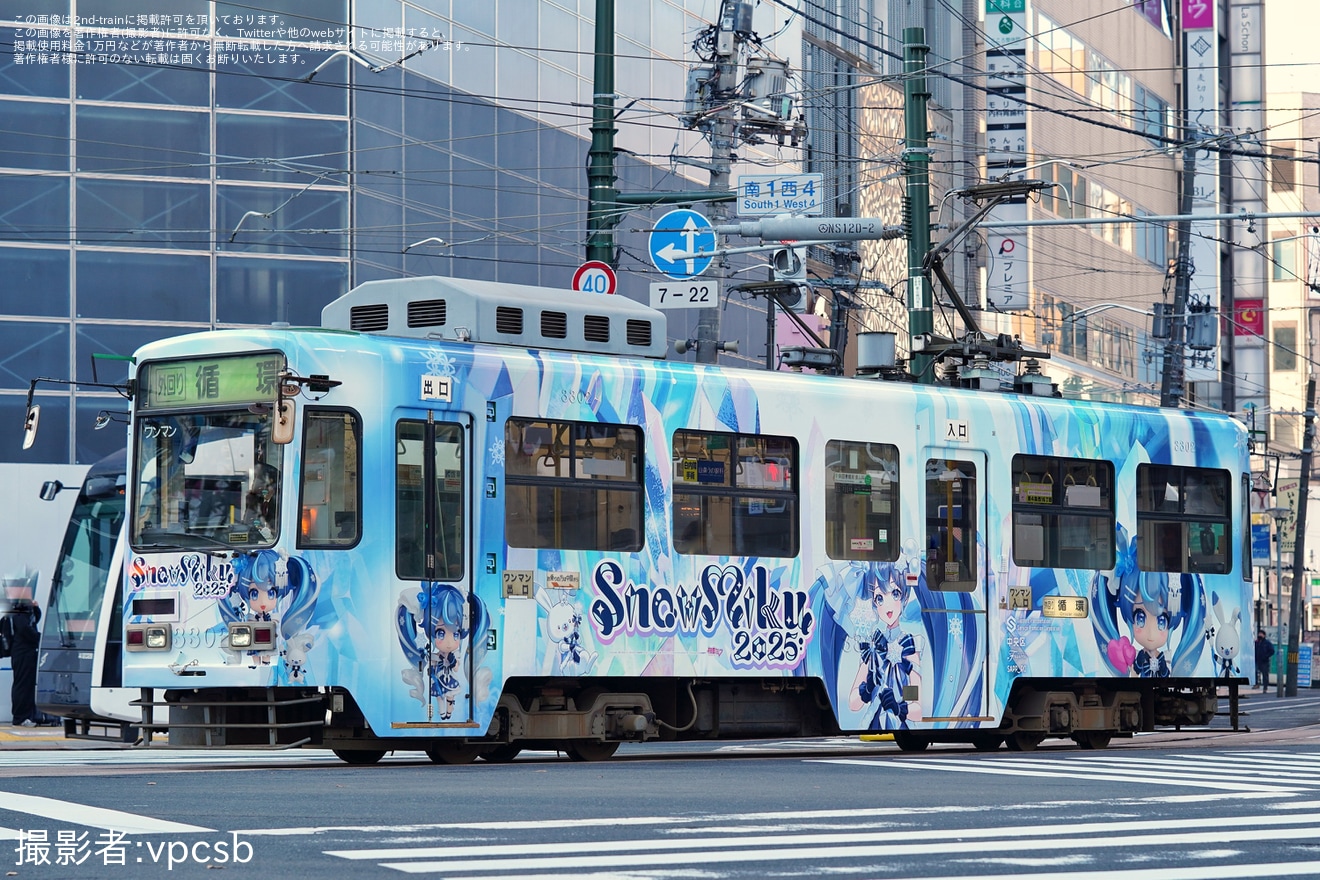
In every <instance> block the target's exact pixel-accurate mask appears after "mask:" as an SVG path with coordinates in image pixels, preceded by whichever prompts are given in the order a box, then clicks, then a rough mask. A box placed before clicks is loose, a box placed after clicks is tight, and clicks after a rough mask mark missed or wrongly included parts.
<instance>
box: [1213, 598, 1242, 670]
mask: <svg viewBox="0 0 1320 880" xmlns="http://www.w3.org/2000/svg"><path fill="white" fill-rule="evenodd" d="M1212 595H1213V601H1212V602H1211V606H1212V607H1213V608H1214V611H1215V619H1216V620H1217V621H1218V622H1217V623H1216V624H1215V625H1214V626H1212V627H1210V629H1208V630H1207V631H1206V638H1207V639H1210V640H1211V641H1212V642H1213V643H1214V654H1215V676H1216V677H1218V678H1233V677H1234V676H1235V675H1240V674H1241V672H1242V669H1241V667H1239V666H1238V662H1239V659H1238V656H1239V655H1240V654H1241V653H1242V609H1241V608H1234V609H1233V610H1232V611H1231V612H1230V611H1229V610H1228V607H1227V605H1226V604H1225V603H1224V602H1222V601H1220V599H1219V595H1218V594H1217V593H1215V594H1212Z"/></svg>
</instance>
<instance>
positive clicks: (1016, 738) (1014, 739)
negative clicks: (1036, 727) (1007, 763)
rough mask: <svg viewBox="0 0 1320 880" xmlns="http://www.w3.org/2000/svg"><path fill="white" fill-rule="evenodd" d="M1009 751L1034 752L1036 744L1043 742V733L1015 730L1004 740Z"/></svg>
mask: <svg viewBox="0 0 1320 880" xmlns="http://www.w3.org/2000/svg"><path fill="white" fill-rule="evenodd" d="M1004 741H1005V742H1006V743H1008V750H1009V751H1010V752H1034V751H1035V750H1036V746H1038V745H1040V744H1041V743H1043V742H1045V734H1043V733H1033V732H1031V731H1029V730H1015V731H1013V732H1012V733H1010V734H1009V735H1008V736H1007V737H1006V738H1005V740H1004Z"/></svg>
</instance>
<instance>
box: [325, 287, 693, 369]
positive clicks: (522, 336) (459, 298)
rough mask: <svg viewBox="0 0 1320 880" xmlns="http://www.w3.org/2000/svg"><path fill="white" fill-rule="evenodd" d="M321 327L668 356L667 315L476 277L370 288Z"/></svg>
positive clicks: (595, 296) (604, 298)
mask: <svg viewBox="0 0 1320 880" xmlns="http://www.w3.org/2000/svg"><path fill="white" fill-rule="evenodd" d="M321 326H322V327H326V328H328V329H335V330H355V331H358V332H361V333H375V334H380V335H382V336H403V337H410V338H414V339H447V340H451V341H456V342H480V343H486V344H494V345H516V346H519V347H521V348H541V349H562V350H564V351H578V352H592V353H596V354H612V355H631V356H634V357H636V356H644V357H652V358H664V356H665V354H666V352H667V351H668V345H667V342H666V331H667V323H666V319H665V315H664V313H663V312H661V311H659V310H657V309H653V308H651V307H650V306H646V305H643V304H641V303H638V302H634V301H633V300H631V299H628V298H627V297H625V296H619V295H610V294H600V293H584V292H582V291H577V290H563V289H560V288H555V287H532V286H528V285H520V284H503V283H500V282H496V281H478V280H474V279H470V278H442V277H439V276H425V277H421V278H397V279H384V280H380V281H367V282H365V283H363V284H359V285H358V286H357V287H355V288H353V289H352V290H350V291H349V292H348V293H346V294H344V295H343V296H341V297H339V299H337V300H335V301H334V302H332V303H330V304H329V305H327V306H326V307H325V308H324V309H322V310H321Z"/></svg>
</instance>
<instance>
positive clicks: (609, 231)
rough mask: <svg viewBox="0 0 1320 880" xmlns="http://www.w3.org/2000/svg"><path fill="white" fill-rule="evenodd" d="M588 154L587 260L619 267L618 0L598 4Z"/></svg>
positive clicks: (602, 0) (597, 0)
mask: <svg viewBox="0 0 1320 880" xmlns="http://www.w3.org/2000/svg"><path fill="white" fill-rule="evenodd" d="M592 92H593V94H592V98H591V149H590V150H588V151H587V259H588V260H601V261H603V262H606V263H609V264H610V265H611V266H615V267H617V265H618V263H617V261H616V260H615V256H614V226H615V224H616V223H617V222H618V218H617V215H616V213H615V211H616V206H615V202H616V200H617V199H618V196H619V193H618V191H617V190H616V189H615V188H614V181H615V176H614V0H596V57H595V72H594V80H593V87H592Z"/></svg>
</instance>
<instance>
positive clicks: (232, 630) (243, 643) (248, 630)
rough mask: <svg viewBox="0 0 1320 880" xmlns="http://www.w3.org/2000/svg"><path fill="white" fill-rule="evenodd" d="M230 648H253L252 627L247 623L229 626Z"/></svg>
mask: <svg viewBox="0 0 1320 880" xmlns="http://www.w3.org/2000/svg"><path fill="white" fill-rule="evenodd" d="M229 646H230V647H231V648H250V647H252V627H250V626H248V625H247V624H245V623H231V624H229Z"/></svg>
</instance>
